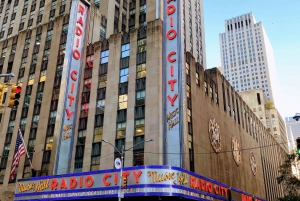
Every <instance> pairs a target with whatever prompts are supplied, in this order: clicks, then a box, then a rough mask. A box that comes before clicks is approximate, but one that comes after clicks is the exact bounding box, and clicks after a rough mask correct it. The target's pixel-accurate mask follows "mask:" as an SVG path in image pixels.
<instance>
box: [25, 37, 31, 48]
mask: <svg viewBox="0 0 300 201" xmlns="http://www.w3.org/2000/svg"><path fill="white" fill-rule="evenodd" d="M29 45H30V38H28V39H26V40H25V45H24V50H26V49H28V48H29Z"/></svg>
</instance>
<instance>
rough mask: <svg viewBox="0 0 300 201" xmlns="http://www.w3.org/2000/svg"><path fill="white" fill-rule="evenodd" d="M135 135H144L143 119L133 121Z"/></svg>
mask: <svg viewBox="0 0 300 201" xmlns="http://www.w3.org/2000/svg"><path fill="white" fill-rule="evenodd" d="M135 135H145V119H138V120H135Z"/></svg>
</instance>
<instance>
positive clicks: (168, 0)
mask: <svg viewBox="0 0 300 201" xmlns="http://www.w3.org/2000/svg"><path fill="white" fill-rule="evenodd" d="M171 1H174V2H175V1H176V0H167V3H170V2H171Z"/></svg>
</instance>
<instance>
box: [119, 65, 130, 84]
mask: <svg viewBox="0 0 300 201" xmlns="http://www.w3.org/2000/svg"><path fill="white" fill-rule="evenodd" d="M128 70H129V69H128V68H124V69H122V70H120V83H123V82H128Z"/></svg>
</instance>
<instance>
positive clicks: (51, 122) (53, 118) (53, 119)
mask: <svg viewBox="0 0 300 201" xmlns="http://www.w3.org/2000/svg"><path fill="white" fill-rule="evenodd" d="M56 114H57V112H56V111H53V112H50V118H49V124H55V120H56Z"/></svg>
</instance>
